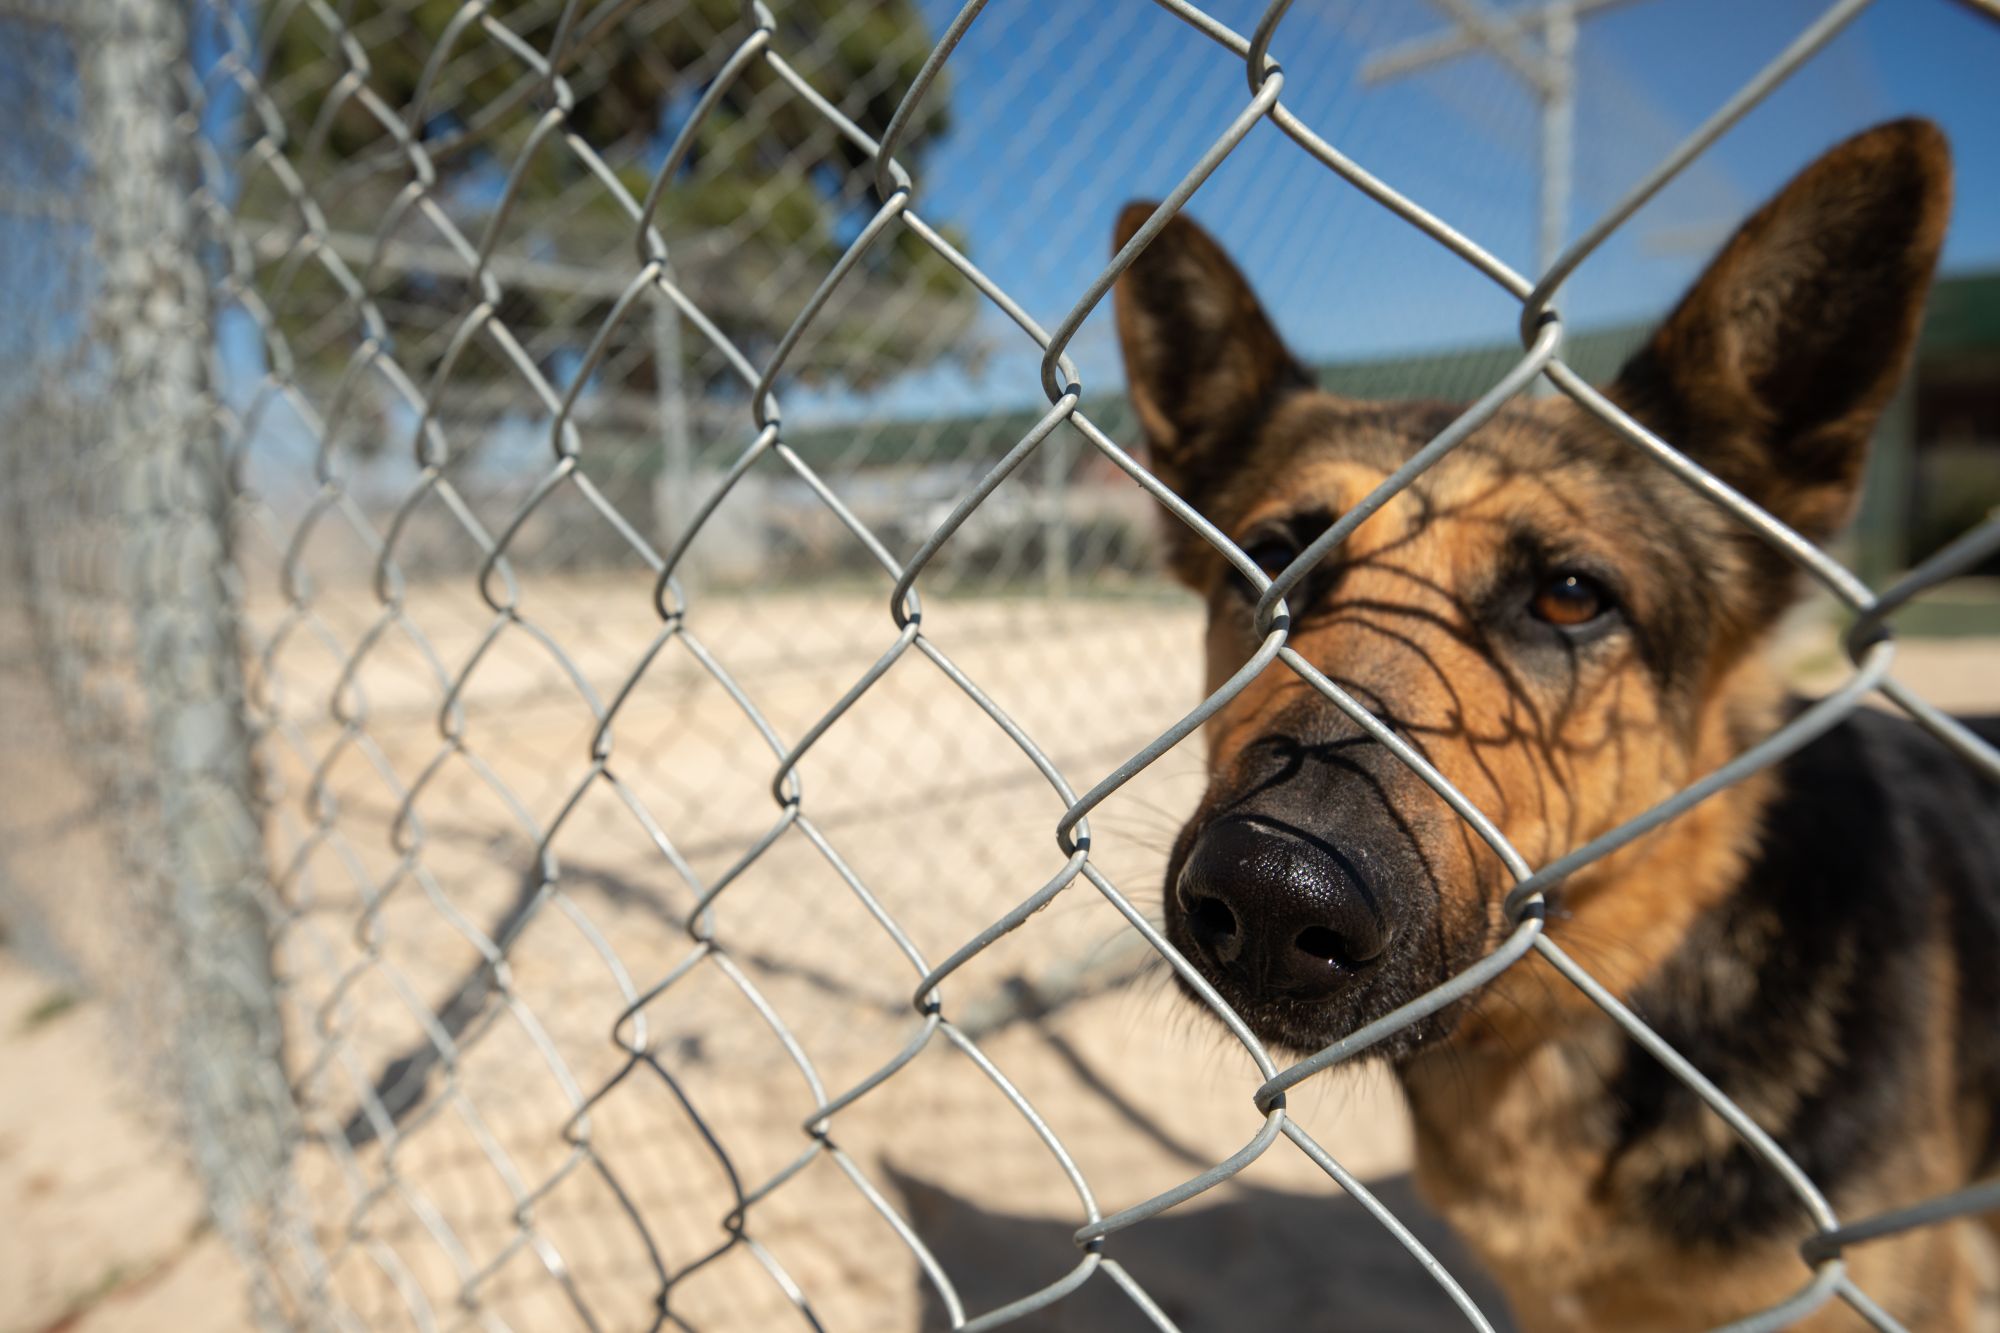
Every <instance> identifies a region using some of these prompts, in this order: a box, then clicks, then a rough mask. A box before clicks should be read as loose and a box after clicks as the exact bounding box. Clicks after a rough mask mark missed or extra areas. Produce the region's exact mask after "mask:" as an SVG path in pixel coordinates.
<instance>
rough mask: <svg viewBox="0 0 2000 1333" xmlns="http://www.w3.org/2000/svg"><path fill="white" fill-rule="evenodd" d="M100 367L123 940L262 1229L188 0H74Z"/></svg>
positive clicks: (261, 977)
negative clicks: (125, 869)
mask: <svg viewBox="0 0 2000 1333" xmlns="http://www.w3.org/2000/svg"><path fill="white" fill-rule="evenodd" d="M78 18H79V19H80V20H81V23H80V25H79V27H80V29H81V31H82V33H83V35H82V37H81V41H80V46H81V49H80V51H79V57H80V58H79V60H78V73H79V77H80V81H81V85H82V92H83V98H82V105H83V106H84V107H85V108H86V113H85V114H86V115H87V116H88V118H89V119H88V122H87V133H88V146H89V151H90V159H91V161H90V168H91V171H90V180H91V185H90V187H89V191H88V207H89V224H90V230H91V243H92V251H93V255H94V260H95V265H96V269H97V273H98V279H99V281H98V291H97V296H96V301H95V308H94V309H93V311H92V320H93V323H94V327H95V328H96V329H98V330H100V331H101V334H102V336H103V338H104V339H105V341H106V342H107V343H108V348H107V350H108V353H109V355H108V356H107V357H106V358H105V361H104V369H103V372H102V374H101V376H99V378H98V381H97V383H96V385H95V389H96V391H97V392H98V394H99V398H100V402H101V403H102V407H103V412H104V415H103V418H102V420H103V429H104V431H105V436H106V438H104V439H103V440H101V441H100V442H99V443H100V444H101V446H102V447H103V449H104V452H105V455H106V456H107V459H108V461H109V471H110V474H111V477H113V478H115V480H114V481H113V483H112V484H111V485H108V486H106V487H104V489H103V490H102V491H101V492H99V494H98V499H97V501H96V502H97V503H100V504H103V505H106V506H109V507H110V510H111V512H110V513H108V514H107V515H106V519H107V523H106V531H107V532H108V533H109V534H111V538H112V540H113V541H114V542H115V543H116V544H117V546H118V548H119V551H118V554H119V566H120V574H119V583H120V592H121V596H122V600H123V601H124V603H125V608H126V610H127V611H128V612H129V614H130V616H131V623H132V631H133V633H132V649H131V655H132V667H133V670H134V673H135V676H136V679H137V685H138V687H139V698H140V700H141V701H142V704H143V715H142V716H141V717H140V718H138V719H137V720H136V722H135V726H134V729H133V732H132V737H131V740H132V746H131V752H130V753H129V754H128V756H127V758H126V761H125V762H126V763H127V764H128V765H129V766H130V769H131V774H130V777H131V779H132V781H133V784H134V786H133V790H134V791H136V793H137V796H136V799H135V800H134V801H133V803H132V806H131V808H129V809H120V810H119V812H118V813H119V817H120V818H121V820H123V821H124V822H125V823H126V824H127V825H128V827H127V829H126V830H125V833H124V838H123V841H124V843H125V845H126V847H127V849H128V851H127V856H128V861H129V863H130V870H131V879H130V881H129V882H130V885H131V890H132V895H133V901H131V902H128V903H126V904H122V905H119V906H113V905H109V904H107V910H114V911H116V910H124V911H126V912H128V913H129V914H130V915H131V917H132V919H133V920H134V922H135V926H134V933H135V935H137V934H140V933H141V932H145V934H146V936H147V937H145V938H140V939H138V940H137V941H136V944H135V947H136V948H137V949H139V950H141V951H143V952H144V953H145V954H147V955H149V957H148V958H147V959H146V960H145V961H146V962H147V963H151V964H157V968H158V970H157V975H153V974H152V973H151V972H150V971H149V973H148V975H147V981H148V983H149V984H152V985H154V986H155V987H156V988H157V993H153V994H147V995H139V996H134V997H132V999H133V1001H134V1003H135V1004H144V1005H145V1013H144V1015H143V1017H144V1018H145V1019H146V1021H147V1022H148V1023H149V1024H150V1025H151V1026H152V1028H153V1029H154V1030H155V1031H157V1032H158V1033H159V1044H160V1046H162V1047H163V1048H164V1049H162V1050H160V1051H158V1052H157V1054H159V1055H160V1056H161V1057H162V1065H163V1070H164V1073H165V1075H166V1077H167V1078H168V1079H169V1080H170V1082H171V1084H172V1086H173V1090H174V1091H175V1092H176V1093H177V1094H178V1097H179V1100H180V1109H181V1113H182V1115H183V1116H184V1118H185V1122H186V1129H187V1132H188V1135H189V1141H190V1143H191V1145H192V1147H193V1149H194V1155H195V1160H196V1165H197V1167H198V1169H199V1170H200V1173H201V1175H202V1177H203V1183H204V1184H205V1186H206V1187H207V1191H208V1199H209V1206H210V1209H211V1211H212V1213H213V1214H214V1216H215V1218H216V1221H217V1222H218V1223H219V1224H220V1226H221V1227H222V1228H223V1230H224V1232H225V1234H228V1235H229V1236H230V1237H231V1238H232V1240H234V1241H236V1242H237V1243H239V1244H240V1245H243V1246H245V1247H254V1246H256V1245H257V1244H258V1242H259V1240H260V1239H261V1238H262V1235H263V1230H264V1229H263V1223H264V1221H265V1220H267V1219H268V1217H269V1210H270V1208H271V1206H272V1204H273V1201H274V1200H275V1198H276V1196H277V1190H278V1188H279V1185H280V1183H281V1181H282V1179H283V1172H284V1169H285V1162H286V1154H287V1152H288V1151H289V1147H290V1144H291V1142H292V1141H293V1128H294V1127H293V1123H292V1120H291V1117H290V1114H289V1113H290V1111H291V1102H290V1099H289V1096H288V1094H287V1091H286V1088H285V1083H284V1074H283V1068H282V1061H281V1052H280V1043H281V1037H280V1034H281V1032H282V1025H281V1023H280V1018H279V1008H278V991H277V985H276V982H275V979H274V976H273V971H272V966H271V954H270V943H271V936H270V933H269V930H268V922H267V917H266V911H265V908H266V900H265V896H264V893H265V889H266V887H267V883H268V882H267V880H266V877H265V866H264V858H263V844H262V833H261V821H260V816H259V813H258V807H257V803H256V800H255V797H254V788H253V785H252V781H251V776H252V773H251V755H250V735H249V731H248V728H247V726H246V723H245V718H244V694H243V682H242V674H241V659H240V651H239V644H238V637H237V622H236V616H235V603H234V600H233V596H232V592H231V587H232V583H233V580H232V578H231V575H230V567H231V549H230V522H231V504H232V500H233V497H232V494H231V492H230V489H229V479H228V469H227V467H226V462H225V457H224V448H223V442H222V438H221V434H220V432H219V430H218V422H217V418H216V415H215V413H214V410H213V409H214V401H213V398H212V396H211V386H210V384H209V357H210V355H211V352H212V350H213V346H214V339H213V337H212V334H211V331H210V324H209V319H210V311H209V309H208V304H207V290H208V286H207V281H206V277H205V274H204V273H203V271H202V266H201V262H200V258H199V254H198V251H197V248H196V228H195V219H194V215H193V209H192V207H191V205H190V194H191V189H190V187H191V184H192V174H191V172H192V166H193V160H192V154H191V153H190V151H189V149H190V145H191V142H192V139H193V136H194V135H195V134H196V133H197V132H198V131H197V127H196V126H195V124H194V117H193V116H192V114H190V113H189V112H188V108H186V107H185V106H183V105H181V104H180V102H181V99H180V97H179V96H178V94H179V90H180V89H181V88H183V87H184V86H185V81H184V79H183V73H184V71H185V70H186V68H187V65H188V62H189V61H190V60H191V59H192V52H191V48H190V45H189V29H188V12H187V10H186V8H185V7H184V3H183V0H84V2H83V3H82V4H80V5H79V9H78Z"/></svg>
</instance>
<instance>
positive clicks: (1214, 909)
mask: <svg viewBox="0 0 2000 1333" xmlns="http://www.w3.org/2000/svg"><path fill="white" fill-rule="evenodd" d="M1194 925H1195V929H1197V930H1199V931H1200V932H1201V933H1202V934H1203V935H1204V936H1206V937H1207V938H1209V939H1218V940H1219V939H1226V938H1228V937H1229V936H1231V935H1234V934H1235V933H1236V913H1234V912H1232V911H1230V910H1229V905H1228V904H1227V903H1225V902H1223V901H1222V899H1220V898H1198V899H1196V900H1195V904H1194Z"/></svg>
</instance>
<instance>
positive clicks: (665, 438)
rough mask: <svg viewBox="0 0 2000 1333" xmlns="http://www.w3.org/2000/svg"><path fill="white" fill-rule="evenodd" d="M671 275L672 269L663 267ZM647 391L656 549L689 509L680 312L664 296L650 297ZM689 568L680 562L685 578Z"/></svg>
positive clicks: (672, 538)
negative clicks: (654, 449) (653, 443)
mask: <svg viewBox="0 0 2000 1333" xmlns="http://www.w3.org/2000/svg"><path fill="white" fill-rule="evenodd" d="M665 276H666V280H667V281H669V282H672V281H673V271H672V270H671V269H668V270H667V271H666V274H665ZM652 326H653V394H654V398H655V402H656V405H657V408H658V411H659V416H660V471H659V473H658V475H656V476H655V477H654V479H653V523H654V526H655V527H657V528H658V532H657V533H656V534H655V535H654V541H655V544H656V545H657V546H658V547H659V548H660V549H661V550H662V551H665V550H666V548H668V547H669V546H671V545H673V544H674V542H676V541H678V540H679V539H680V535H681V529H682V527H683V526H684V525H685V524H686V523H687V522H688V520H689V519H690V518H692V517H693V515H694V448H693V442H692V440H691V438H690V436H689V432H688V416H687V393H686V389H685V385H684V384H683V381H682V375H683V372H684V369H685V368H684V366H683V364H682V362H681V323H680V315H679V313H678V312H677V311H675V309H674V308H673V306H672V305H670V304H668V303H667V302H666V301H663V300H662V301H655V302H654V303H653V320H652ZM692 573H693V570H692V569H691V568H689V567H688V566H687V563H686V562H683V567H682V569H681V570H680V571H679V577H680V578H681V580H682V582H684V583H685V582H686V581H687V579H688V577H689V576H690V575H691V574H692Z"/></svg>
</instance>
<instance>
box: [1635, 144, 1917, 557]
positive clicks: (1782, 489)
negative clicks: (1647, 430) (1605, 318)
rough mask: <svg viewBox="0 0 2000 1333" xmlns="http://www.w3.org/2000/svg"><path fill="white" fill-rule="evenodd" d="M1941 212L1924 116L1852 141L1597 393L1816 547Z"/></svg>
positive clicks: (1817, 168) (1913, 302)
mask: <svg viewBox="0 0 2000 1333" xmlns="http://www.w3.org/2000/svg"><path fill="white" fill-rule="evenodd" d="M1950 208H1951V155H1950V151H1949V149H1948V148H1947V146H1946V144H1945V139H1944V135H1943V134H1942V133H1940V132H1939V131H1938V129H1937V127H1936V126H1934V125H1932V124H1931V123H1930V122H1928V121H1923V120H1899V121H1894V122H1891V123H1890V124H1887V125H1880V126H1877V127H1876V128H1874V129H1872V130H1868V131H1866V132H1865V133H1862V134H1859V135H1856V136H1855V137H1854V138H1852V139H1849V140H1848V141H1847V142H1845V143H1843V144H1841V145H1840V146H1839V147H1837V148H1835V149H1833V150H1832V151H1831V152H1829V153H1827V154H1826V155H1825V156H1824V157H1821V158H1820V159H1819V160H1818V161H1816V162H1814V163H1813V164H1812V165H1811V166H1809V167H1807V168H1806V169H1805V170H1804V171H1803V172H1801V173H1800V174H1799V176H1798V177H1797V178H1796V179H1794V180H1793V181H1792V182H1791V184H1789V185H1787V186H1786V187H1785V188H1784V190H1783V191H1781V192H1780V193H1779V194H1778V196H1777V197H1776V198H1775V199H1773V200H1771V202H1769V203H1767V204H1765V205H1764V207H1763V208H1761V209H1759V210H1758V211H1757V213H1756V214H1755V215H1754V216H1752V217H1751V218H1750V220H1749V221H1748V222H1745V223H1744V224H1743V226H1742V227H1741V228H1740V229H1738V231H1737V233H1736V235H1735V236H1733V237H1732V238H1731V239H1730V241H1729V244H1728V245H1726V246H1724V247H1723V249H1722V253H1720V254H1719V255H1717V256H1716V257H1715V260H1714V262H1713V263H1711V264H1710V265H1709V266H1708V270H1707V272H1705V273H1703V274H1702V276H1701V278H1700V279H1699V280H1698V281H1697V282H1696V283H1695V285H1694V287H1693V289H1692V290H1690V291H1689V292H1688V294H1687V295H1686V296H1685V297H1684V298H1682V300H1681V303H1680V306H1679V307H1678V308H1677V309H1676V310H1675V311H1674V313H1673V314H1672V315H1670V316H1668V317H1667V321H1666V323H1665V324H1663V325H1661V327H1660V329H1659V331H1658V332H1657V333H1655V334H1654V335H1653V338H1652V340H1651V341H1650V342H1649V343H1648V344H1647V345H1646V346H1645V347H1644V348H1643V349H1642V350H1641V351H1640V352H1639V353H1638V354H1637V355H1636V356H1635V357H1633V359H1632V360H1631V362H1630V363H1628V364H1627V365H1626V367H1625V369H1624V370H1623V371H1622V372H1620V374H1619V377H1618V380H1617V382H1616V383H1615V384H1614V385H1613V386H1612V388H1611V391H1610V392H1611V397H1612V398H1613V399H1615V400H1617V401H1618V403H1619V404H1620V405H1621V406H1623V407H1624V408H1625V409H1626V410H1627V411H1629V412H1631V413H1632V414H1633V415H1634V416H1636V417H1637V418H1638V419H1639V420H1641V421H1642V422H1645V423H1646V424H1647V425H1648V426H1650V427H1652V428H1653V429H1654V430H1655V431H1657V432H1658V433H1659V434H1661V435H1662V436H1663V437H1664V438H1665V439H1666V440H1667V441H1668V442H1669V443H1671V444H1673V445H1675V446H1677V447H1679V448H1682V449H1685V450H1686V451H1687V452H1688V453H1689V454H1690V455H1691V456H1692V457H1694V458H1695V459H1696V460H1697V461H1698V462H1700V463H1702V464H1703V465H1704V466H1706V467H1708V468H1710V469H1712V470H1713V471H1714V472H1716V474H1717V475H1719V476H1720V477H1722V479H1723V480H1724V481H1727V482H1728V483H1729V484H1730V485H1732V486H1734V487H1736V488H1737V489H1738V490H1740V491H1742V492H1743V493H1744V494H1746V495H1748V496H1749V497H1750V498H1751V499H1752V500H1755V501H1756V502H1757V503H1758V504H1760V505H1762V506H1764V508H1766V509H1768V510H1769V511H1770V512H1771V513H1772V514H1774V515H1775V516H1777V517H1778V518H1780V519H1782V520H1783V521H1784V522H1786V523H1788V524H1790V525H1791V526H1792V527H1793V528H1796V529H1797V530H1798V531H1799V532H1801V533H1803V534H1804V535H1805V536H1807V537H1810V538H1812V539H1813V540H1815V541H1824V540H1825V539H1826V538H1828V537H1830V536H1832V535H1833V534H1834V533H1835V531H1837V530H1838V529H1839V527H1840V526H1841V524H1842V523H1844V522H1845V521H1846V519H1847V516H1848V514H1849V512H1850V511H1851V510H1852V508H1853V506H1854V500H1855V496H1856V493H1857V492H1858V490H1859V488H1860V481H1861V472H1862V464H1863V462H1864V461H1865V458H1866V454H1867V446H1868V437H1869V434H1870V432H1871V431H1872V430H1873V429H1874V425H1875V419H1876V417H1877V416H1879V415H1880V413H1881V411H1882V408H1883V406H1884V404H1886V403H1887V402H1888V400H1889V397H1890V395H1891V394H1892V393H1893V392H1894V391H1895V387H1896V382H1897V380H1898V379H1899V378H1900V377H1901V374H1902V370H1903V365H1904V362H1905V361H1906V360H1907V359H1908V357H1909V352H1910V347H1911V344H1912V343H1913V342H1914V341H1915V340H1916V333H1917V325H1918V322H1919V320H1920V319H1921V317H1922V314H1923V305H1924V294H1925V292H1926V290H1927V289H1928V287H1929V285H1930V277H1931V270H1932V269H1933V267H1935V265H1936V263H1937V256H1938V247H1939V245H1940V244H1941V243H1942V241H1943V238H1944V227H1945V219H1946V215H1947V214H1948V213H1949V212H1950Z"/></svg>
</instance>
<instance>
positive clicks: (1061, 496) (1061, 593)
mask: <svg viewBox="0 0 2000 1333" xmlns="http://www.w3.org/2000/svg"><path fill="white" fill-rule="evenodd" d="M1074 456H1075V444H1074V436H1073V435H1072V434H1071V432H1070V428H1069V426H1068V425H1067V424H1065V425H1061V426H1058V427H1056V429H1055V431H1054V433H1053V434H1051V435H1050V436H1049V438H1048V439H1046V440H1044V441H1042V585H1043V591H1044V592H1046V593H1047V594H1048V595H1049V596H1050V597H1058V598H1060V597H1067V596H1069V557H1070V549H1069V548H1070V528H1069V470H1070V468H1071V467H1072V466H1073V461H1072V460H1073V459H1074Z"/></svg>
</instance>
